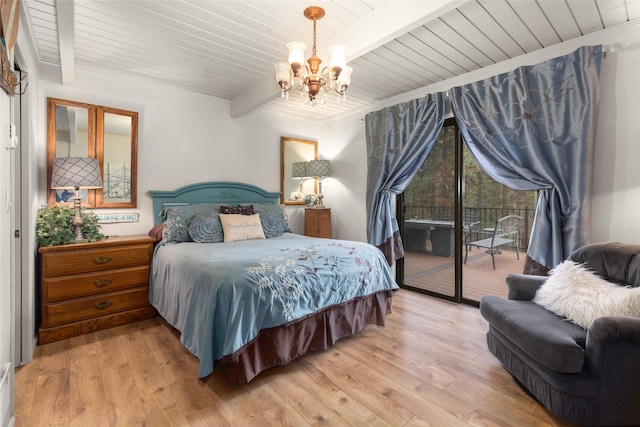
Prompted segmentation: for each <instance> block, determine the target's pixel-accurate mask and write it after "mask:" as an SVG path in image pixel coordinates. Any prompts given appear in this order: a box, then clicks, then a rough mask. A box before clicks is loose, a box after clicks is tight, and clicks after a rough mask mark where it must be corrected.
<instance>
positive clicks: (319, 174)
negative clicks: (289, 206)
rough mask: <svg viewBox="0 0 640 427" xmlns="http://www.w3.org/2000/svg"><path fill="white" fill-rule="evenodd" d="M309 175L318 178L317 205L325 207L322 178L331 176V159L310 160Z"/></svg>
mask: <svg viewBox="0 0 640 427" xmlns="http://www.w3.org/2000/svg"><path fill="white" fill-rule="evenodd" d="M309 176H311V177H314V178H318V203H317V204H316V207H318V208H324V203H323V202H322V199H323V198H324V195H323V194H322V179H323V178H325V177H327V176H331V162H330V161H329V160H311V161H310V162H309Z"/></svg>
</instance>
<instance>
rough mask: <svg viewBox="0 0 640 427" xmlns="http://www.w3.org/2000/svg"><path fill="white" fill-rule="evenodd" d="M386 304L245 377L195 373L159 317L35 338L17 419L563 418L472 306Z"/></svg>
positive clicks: (428, 421) (422, 422) (434, 421)
mask: <svg viewBox="0 0 640 427" xmlns="http://www.w3.org/2000/svg"><path fill="white" fill-rule="evenodd" d="M392 310H393V312H392V313H391V314H390V315H389V316H388V317H387V326H385V327H383V328H382V327H377V326H374V325H370V326H368V327H367V328H366V329H365V330H364V331H363V332H362V333H360V334H358V335H356V336H354V337H350V338H345V339H343V340H341V341H339V342H338V343H337V344H336V346H335V347H332V348H330V349H329V350H328V351H326V352H321V353H313V354H309V355H306V356H303V357H301V358H298V359H297V360H295V361H293V362H291V363H290V364H289V365H287V366H285V367H277V368H273V369H270V370H268V371H265V372H263V373H262V374H260V375H259V376H258V377H257V378H255V379H254V380H253V381H252V382H250V383H249V384H248V385H244V386H234V385H230V384H228V383H227V381H226V380H225V378H224V376H223V375H222V374H223V372H221V371H216V372H215V373H214V375H213V376H212V377H211V378H209V379H208V380H207V381H206V382H202V381H200V380H198V378H197V364H198V363H197V360H196V359H195V358H194V357H193V356H191V354H190V353H189V352H188V351H187V350H185V349H184V348H183V347H182V346H181V344H180V343H179V341H178V338H177V334H176V332H175V331H174V330H172V329H171V328H170V327H169V326H168V325H167V324H166V323H165V322H164V321H163V320H162V319H161V318H160V317H156V318H155V319H150V320H145V321H142V322H138V323H135V324H131V325H127V326H121V327H117V328H112V329H108V330H105V331H100V332H96V333H93V334H89V335H84V336H81V337H76V338H72V339H68V340H65V341H61V342H57V343H52V344H47V345H44V346H39V347H37V349H36V354H35V357H34V360H33V362H31V363H30V364H28V365H25V366H23V367H20V368H18V369H17V372H16V387H15V388H16V405H15V406H16V426H46V425H55V426H92V427H93V426H134V425H146V426H154V427H155V426H218V425H220V426H253V425H289V426H306V425H326V426H345V425H351V426H385V425H390V426H468V425H474V426H478V425H482V426H547V425H552V426H556V425H567V424H563V423H560V422H559V421H557V420H556V419H554V418H553V417H552V416H551V415H550V414H549V413H548V412H547V411H546V410H545V409H544V408H543V407H542V406H540V405H539V404H538V403H536V402H535V401H534V400H532V399H531V398H530V397H528V396H527V395H526V394H525V393H524V392H522V390H521V389H520V388H518V386H517V385H516V384H515V383H514V381H513V380H512V378H511V377H510V375H509V374H508V373H507V372H506V371H505V370H504V369H503V368H502V367H501V365H500V364H499V362H498V361H497V360H496V359H495V358H494V357H493V356H492V355H491V354H490V353H489V352H488V350H487V348H486V344H485V338H484V334H485V331H486V329H487V325H486V322H485V321H484V320H483V319H482V317H481V316H480V313H479V312H478V309H476V308H473V307H469V306H464V305H455V304H452V303H448V302H445V301H441V300H437V299H434V298H431V297H428V296H425V295H421V294H417V293H414V292H411V291H408V290H400V291H399V292H398V294H397V295H396V297H395V298H394V301H393V307H392Z"/></svg>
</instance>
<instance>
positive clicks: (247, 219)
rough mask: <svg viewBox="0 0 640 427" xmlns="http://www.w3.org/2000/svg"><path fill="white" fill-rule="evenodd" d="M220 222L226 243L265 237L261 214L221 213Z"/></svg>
mask: <svg viewBox="0 0 640 427" xmlns="http://www.w3.org/2000/svg"><path fill="white" fill-rule="evenodd" d="M220 222H221V223H222V231H223V233H224V242H225V243H229V242H237V241H239V240H251V239H264V238H265V237H264V231H262V224H261V223H260V214H254V215H239V214H220Z"/></svg>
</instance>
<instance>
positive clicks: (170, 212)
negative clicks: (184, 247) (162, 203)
mask: <svg viewBox="0 0 640 427" xmlns="http://www.w3.org/2000/svg"><path fill="white" fill-rule="evenodd" d="M219 206H220V205H217V204H206V203H202V204H197V205H180V206H171V207H168V208H164V209H163V210H162V212H160V217H161V218H162V221H166V220H168V219H173V218H176V217H180V218H185V219H190V218H193V217H194V216H196V215H197V214H199V213H200V212H204V211H208V210H216V209H217V208H218V207H219Z"/></svg>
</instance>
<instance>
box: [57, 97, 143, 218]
mask: <svg viewBox="0 0 640 427" xmlns="http://www.w3.org/2000/svg"><path fill="white" fill-rule="evenodd" d="M60 106H62V107H72V108H76V109H80V110H86V111H87V124H86V134H87V142H86V144H87V150H86V157H90V158H96V159H98V163H99V164H100V171H101V172H102V177H103V181H104V183H105V185H107V182H108V180H107V179H106V178H107V177H106V176H105V172H106V165H105V150H104V148H105V114H117V115H122V116H126V117H129V118H130V119H131V128H130V134H129V136H130V147H131V152H130V163H129V164H130V168H129V170H130V176H129V182H130V186H131V188H130V192H129V197H128V198H127V199H128V200H126V201H113V200H108V201H107V200H105V199H106V197H105V193H106V192H105V190H104V189H98V190H83V191H85V192H86V193H84V194H85V196H86V197H85V196H83V201H82V205H83V206H84V207H87V208H109V209H111V208H135V207H137V182H138V179H137V177H138V168H137V164H138V113H137V112H134V111H127V110H120V109H116V108H110V107H103V106H99V105H92V104H86V103H82V102H75V101H69V100H64V99H56V98H47V194H48V196H47V204H49V205H53V204H55V203H57V202H56V191H55V190H51V170H52V167H53V161H54V160H55V158H56V155H57V140H58V129H57V123H56V108H57V107H60ZM82 154H83V155H84V152H83V153H82Z"/></svg>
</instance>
